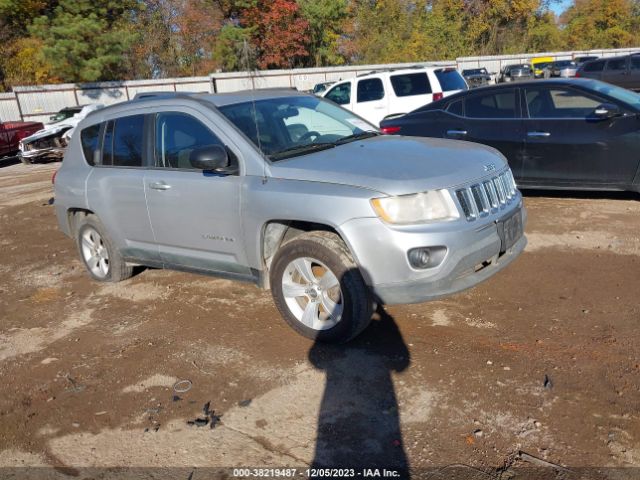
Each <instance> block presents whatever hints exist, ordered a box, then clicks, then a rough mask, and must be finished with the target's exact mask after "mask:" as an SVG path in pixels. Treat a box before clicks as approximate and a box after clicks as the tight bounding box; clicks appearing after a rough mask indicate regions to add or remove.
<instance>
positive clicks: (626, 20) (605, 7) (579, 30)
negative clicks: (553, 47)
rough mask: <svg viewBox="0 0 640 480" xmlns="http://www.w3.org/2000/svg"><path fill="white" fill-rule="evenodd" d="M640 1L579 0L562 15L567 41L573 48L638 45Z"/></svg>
mask: <svg viewBox="0 0 640 480" xmlns="http://www.w3.org/2000/svg"><path fill="white" fill-rule="evenodd" d="M639 13H640V12H639V11H638V2H636V1H632V0H576V2H575V4H574V5H573V6H572V7H570V8H569V9H568V10H567V11H566V12H565V13H564V14H563V16H562V19H561V20H562V23H563V24H564V26H565V28H564V33H565V42H566V45H567V47H568V48H571V49H592V48H622V47H631V46H637V45H638V41H639V40H640V38H639V36H638V14H639Z"/></svg>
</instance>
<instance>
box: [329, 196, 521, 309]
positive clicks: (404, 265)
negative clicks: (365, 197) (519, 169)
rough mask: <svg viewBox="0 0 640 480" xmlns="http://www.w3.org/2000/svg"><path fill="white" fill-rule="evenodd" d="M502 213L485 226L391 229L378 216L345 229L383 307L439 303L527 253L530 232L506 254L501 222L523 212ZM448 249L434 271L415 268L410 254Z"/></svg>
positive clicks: (454, 224)
mask: <svg viewBox="0 0 640 480" xmlns="http://www.w3.org/2000/svg"><path fill="white" fill-rule="evenodd" d="M517 203H518V205H517V206H513V207H512V208H508V209H504V210H502V211H500V212H499V213H498V214H497V215H496V216H495V217H494V218H486V219H484V221H483V222H480V221H479V220H476V221H475V222H466V221H464V220H463V221H460V222H451V223H449V224H447V223H443V224H433V225H429V226H411V227H405V228H391V227H389V226H387V225H385V224H383V223H382V222H381V221H380V220H379V219H377V218H366V219H357V220H352V221H350V222H347V223H346V224H344V225H343V226H342V228H341V230H342V232H343V233H344V238H346V239H349V244H350V245H349V246H350V247H351V250H352V252H353V253H354V255H355V257H356V261H357V262H358V265H359V266H360V270H361V271H362V274H363V276H364V278H365V281H366V282H367V284H368V285H369V287H370V288H371V290H372V292H373V293H374V295H375V296H376V298H377V300H378V301H380V302H381V303H384V304H387V305H392V304H407V303H420V302H425V301H429V300H435V299H437V298H441V297H444V296H447V295H451V294H453V293H457V292H460V291H462V290H466V289H468V288H471V287H473V286H475V285H477V284H478V283H480V282H482V281H484V280H486V279H488V278H489V277H491V276H492V275H494V274H496V273H497V272H499V271H500V270H502V269H503V268H505V267H506V266H507V265H509V264H510V263H511V262H512V261H513V260H515V259H516V258H517V257H518V256H519V255H520V253H522V251H523V250H524V248H525V246H526V244H527V239H526V237H525V236H524V234H523V235H522V236H521V237H520V238H519V239H518V240H517V241H516V242H515V244H514V245H513V246H511V248H509V249H508V250H507V251H506V252H504V253H502V254H501V253H500V249H501V239H500V235H499V233H498V226H497V220H498V219H500V218H504V217H505V216H507V215H510V214H511V213H513V212H514V211H516V210H517V209H520V212H521V213H520V214H521V215H522V224H523V226H524V224H525V223H526V217H527V214H526V210H525V209H524V207H523V206H522V203H521V201H519V202H517ZM435 246H444V247H446V248H447V253H446V256H445V257H444V260H442V262H441V263H440V264H439V265H437V266H436V267H433V268H427V269H422V270H418V269H414V268H413V267H412V266H411V265H410V264H409V261H408V258H407V252H408V251H409V250H410V249H412V248H419V247H435Z"/></svg>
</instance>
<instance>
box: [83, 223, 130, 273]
mask: <svg viewBox="0 0 640 480" xmlns="http://www.w3.org/2000/svg"><path fill="white" fill-rule="evenodd" d="M76 242H77V244H78V251H79V253H80V258H81V259H82V262H83V263H84V266H85V267H86V269H87V271H88V272H89V275H91V277H92V278H93V279H94V280H98V281H100V282H119V281H121V280H125V279H127V278H129V277H131V275H132V274H133V267H132V266H129V265H127V264H126V262H125V261H124V259H123V258H122V255H120V252H119V251H118V249H117V248H115V246H114V244H113V242H112V241H111V239H110V237H109V235H108V234H107V232H106V230H105V228H104V226H103V225H102V223H101V222H100V220H98V218H97V217H96V216H95V215H91V214H89V215H85V216H84V217H83V218H81V219H80V220H79V222H78V225H77V237H76Z"/></svg>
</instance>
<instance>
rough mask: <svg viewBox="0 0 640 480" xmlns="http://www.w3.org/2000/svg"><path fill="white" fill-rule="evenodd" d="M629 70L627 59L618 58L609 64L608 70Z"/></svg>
mask: <svg viewBox="0 0 640 480" xmlns="http://www.w3.org/2000/svg"><path fill="white" fill-rule="evenodd" d="M626 68H627V59H626V58H616V59H615V60H609V61H608V62H607V70H625V69H626Z"/></svg>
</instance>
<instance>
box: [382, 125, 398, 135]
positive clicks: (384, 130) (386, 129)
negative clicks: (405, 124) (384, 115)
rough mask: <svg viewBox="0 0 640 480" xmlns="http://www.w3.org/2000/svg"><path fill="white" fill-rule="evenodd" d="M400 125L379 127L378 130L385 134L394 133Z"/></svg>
mask: <svg viewBox="0 0 640 480" xmlns="http://www.w3.org/2000/svg"><path fill="white" fill-rule="evenodd" d="M401 128H402V127H391V126H390V127H381V128H380V131H382V133H384V134H385V135H394V134H396V133H398V132H399V131H400V129H401Z"/></svg>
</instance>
